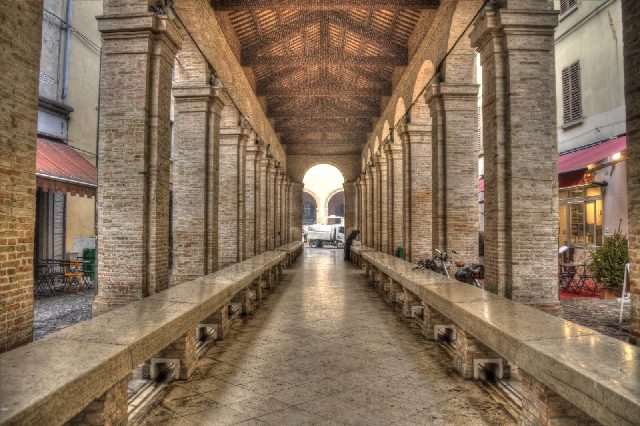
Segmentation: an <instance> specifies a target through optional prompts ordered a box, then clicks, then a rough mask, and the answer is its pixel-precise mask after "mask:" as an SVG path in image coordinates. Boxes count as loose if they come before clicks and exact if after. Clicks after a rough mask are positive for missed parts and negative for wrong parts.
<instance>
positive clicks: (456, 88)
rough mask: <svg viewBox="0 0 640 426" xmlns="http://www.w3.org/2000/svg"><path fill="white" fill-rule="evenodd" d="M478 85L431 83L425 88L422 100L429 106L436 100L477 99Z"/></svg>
mask: <svg viewBox="0 0 640 426" xmlns="http://www.w3.org/2000/svg"><path fill="white" fill-rule="evenodd" d="M479 90H480V85H479V84H469V83H447V82H440V83H432V84H430V85H429V87H427V90H425V94H424V100H425V102H426V103H427V104H431V103H432V102H433V101H435V100H436V99H439V98H442V99H471V98H473V99H477V97H478V91H479Z"/></svg>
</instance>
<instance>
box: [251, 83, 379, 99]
mask: <svg viewBox="0 0 640 426" xmlns="http://www.w3.org/2000/svg"><path fill="white" fill-rule="evenodd" d="M256 96H267V97H270V98H334V97H341V96H349V97H358V96H364V97H366V98H371V97H380V96H391V89H390V88H389V87H388V86H386V87H365V88H357V87H332V86H321V85H316V86H312V87H305V86H294V87H282V88H279V87H275V86H273V87H269V88H266V89H258V91H257V93H256Z"/></svg>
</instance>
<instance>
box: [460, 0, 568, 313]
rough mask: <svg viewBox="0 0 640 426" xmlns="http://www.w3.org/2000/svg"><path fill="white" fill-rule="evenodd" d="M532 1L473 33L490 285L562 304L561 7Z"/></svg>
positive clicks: (489, 18) (492, 17) (491, 17)
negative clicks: (557, 51)
mask: <svg viewBox="0 0 640 426" xmlns="http://www.w3.org/2000/svg"><path fill="white" fill-rule="evenodd" d="M527 5H528V7H529V8H530V9H531V10H517V11H514V12H510V11H509V9H500V10H499V11H498V12H492V11H487V12H485V13H484V14H483V15H482V16H481V18H480V20H479V21H478V22H477V23H476V26H475V29H474V31H473V33H472V34H471V39H472V41H473V43H474V46H477V47H478V49H479V50H480V57H481V61H482V67H483V68H482V79H483V85H482V90H483V93H482V101H483V106H482V108H483V117H484V120H483V138H484V151H485V155H484V158H485V177H484V178H485V192H484V200H485V210H484V212H485V251H484V254H485V265H487V267H486V288H487V289H489V290H490V291H493V292H496V293H498V294H500V295H502V296H505V297H509V298H512V299H514V300H519V301H521V302H524V303H534V304H554V303H557V300H558V269H557V268H558V267H557V256H558V255H557V247H558V235H557V233H558V182H557V179H558V178H557V176H558V175H557V135H556V113H555V108H556V103H555V102H556V100H555V74H554V55H553V49H554V41H553V36H554V29H555V25H556V24H557V12H554V11H553V10H548V6H549V5H548V2H544V1H541V0H540V1H531V2H527ZM536 8H539V9H541V10H533V9H536ZM503 20H504V21H505V22H508V23H509V25H508V26H506V27H503V26H502V23H501V22H502V21H503ZM505 45H508V46H509V47H510V49H508V50H507V49H504V46H505Z"/></svg>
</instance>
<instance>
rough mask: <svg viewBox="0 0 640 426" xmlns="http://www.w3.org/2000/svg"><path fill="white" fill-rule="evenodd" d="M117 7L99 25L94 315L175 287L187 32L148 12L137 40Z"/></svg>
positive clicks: (141, 20)
mask: <svg viewBox="0 0 640 426" xmlns="http://www.w3.org/2000/svg"><path fill="white" fill-rule="evenodd" d="M116 3H118V2H114V3H113V4H112V3H107V4H105V8H104V13H105V16H110V17H109V18H104V17H103V18H102V19H100V20H99V22H98V29H99V30H100V32H101V33H102V37H103V44H102V72H101V75H100V93H101V104H100V128H99V139H100V144H99V148H98V156H99V158H100V164H99V167H98V197H97V200H98V235H99V241H98V294H97V296H96V298H95V300H94V305H93V308H94V314H100V313H101V312H105V311H107V310H110V309H112V308H113V307H117V306H121V305H124V304H126V303H128V302H130V301H131V300H135V299H139V298H142V297H145V296H147V295H149V294H153V293H155V292H158V291H161V290H163V289H165V288H167V285H168V260H169V259H168V243H169V235H168V233H169V165H170V155H171V126H170V121H169V112H170V111H169V110H170V105H171V72H172V71H171V70H172V68H173V63H174V58H175V54H176V51H177V50H178V49H179V48H180V44H181V34H180V32H179V30H178V29H177V27H175V25H174V24H173V23H172V22H171V21H168V20H167V19H164V18H160V17H157V16H155V15H152V14H145V15H143V16H137V18H136V20H134V21H135V25H136V26H137V27H136V29H137V31H136V32H135V33H133V35H132V33H131V32H130V30H131V28H130V26H131V25H132V21H131V20H130V19H128V18H129V17H128V16H127V15H121V14H120V10H117V7H116V6H114V5H115V4H116ZM130 3H131V4H133V1H131V2H130ZM114 8H115V9H114ZM116 13H118V15H117V16H114V15H113V14H116ZM123 34H126V35H127V36H126V37H122V35H123ZM123 188H126V189H125V192H124V193H123Z"/></svg>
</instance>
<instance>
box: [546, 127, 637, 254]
mask: <svg viewBox="0 0 640 426" xmlns="http://www.w3.org/2000/svg"><path fill="white" fill-rule="evenodd" d="M625 150H626V137H625V136H619V137H617V138H614V139H609V140H605V141H599V142H597V143H594V144H591V145H587V146H585V147H581V148H580V149H577V150H573V151H569V152H565V153H561V154H560V155H559V156H558V173H559V175H558V183H559V191H558V198H559V225H560V226H559V235H558V244H559V245H560V246H563V245H566V246H570V247H579V248H592V247H595V246H599V245H601V244H602V242H603V241H604V238H606V237H607V236H608V235H612V234H613V233H614V232H615V231H616V229H618V227H620V229H621V231H622V232H623V233H625V234H626V229H627V195H626V194H627V190H626V189H627V181H626V179H627V173H626V162H625Z"/></svg>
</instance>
